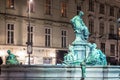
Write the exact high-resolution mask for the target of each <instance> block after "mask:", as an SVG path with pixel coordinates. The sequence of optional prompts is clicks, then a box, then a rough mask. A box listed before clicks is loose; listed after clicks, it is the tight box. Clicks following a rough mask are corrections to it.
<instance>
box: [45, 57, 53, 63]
mask: <svg viewBox="0 0 120 80" xmlns="http://www.w3.org/2000/svg"><path fill="white" fill-rule="evenodd" d="M51 63H52V58H51V57H44V58H43V64H51Z"/></svg>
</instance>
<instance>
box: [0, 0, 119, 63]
mask: <svg viewBox="0 0 120 80" xmlns="http://www.w3.org/2000/svg"><path fill="white" fill-rule="evenodd" d="M119 4H120V2H119V0H102V1H99V0H0V56H1V57H2V58H3V60H4V63H5V58H6V56H7V55H8V54H7V50H11V51H12V53H13V54H15V55H16V56H17V58H18V60H19V61H20V62H21V63H22V64H28V60H29V59H28V54H27V44H26V42H27V41H28V39H30V41H31V42H32V46H33V51H32V54H31V55H30V64H59V63H61V62H62V60H63V56H64V54H65V53H67V51H68V46H69V44H71V43H72V41H73V40H74V38H75V36H74V32H73V29H72V26H71V24H70V19H71V18H72V17H73V16H75V15H77V14H78V13H79V11H80V10H82V11H83V12H84V13H85V16H84V18H83V19H84V21H85V23H86V25H87V26H88V28H89V31H90V38H89V41H90V42H95V43H97V45H98V46H97V47H98V48H100V49H101V50H102V51H103V52H104V53H105V54H106V56H107V58H108V61H109V62H111V61H113V63H111V64H116V63H115V62H116V61H120V54H119V48H120V47H119V39H118V37H117V32H118V31H119V28H117V22H116V21H117V19H118V18H119V17H120V5H119ZM28 32H29V33H28ZM28 37H29V38H28Z"/></svg>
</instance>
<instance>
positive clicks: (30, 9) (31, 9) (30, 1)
mask: <svg viewBox="0 0 120 80" xmlns="http://www.w3.org/2000/svg"><path fill="white" fill-rule="evenodd" d="M27 4H28V6H27V7H28V10H27V11H28V12H35V8H34V6H35V4H34V1H33V0H28V1H27Z"/></svg>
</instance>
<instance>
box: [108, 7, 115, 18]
mask: <svg viewBox="0 0 120 80" xmlns="http://www.w3.org/2000/svg"><path fill="white" fill-rule="evenodd" d="M109 14H110V16H114V7H112V6H110V13H109Z"/></svg>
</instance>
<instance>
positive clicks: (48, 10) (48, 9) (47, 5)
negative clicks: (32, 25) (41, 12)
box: [45, 0, 51, 15]
mask: <svg viewBox="0 0 120 80" xmlns="http://www.w3.org/2000/svg"><path fill="white" fill-rule="evenodd" d="M45 13H46V14H47V15H50V14H51V0H46V2H45Z"/></svg>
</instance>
